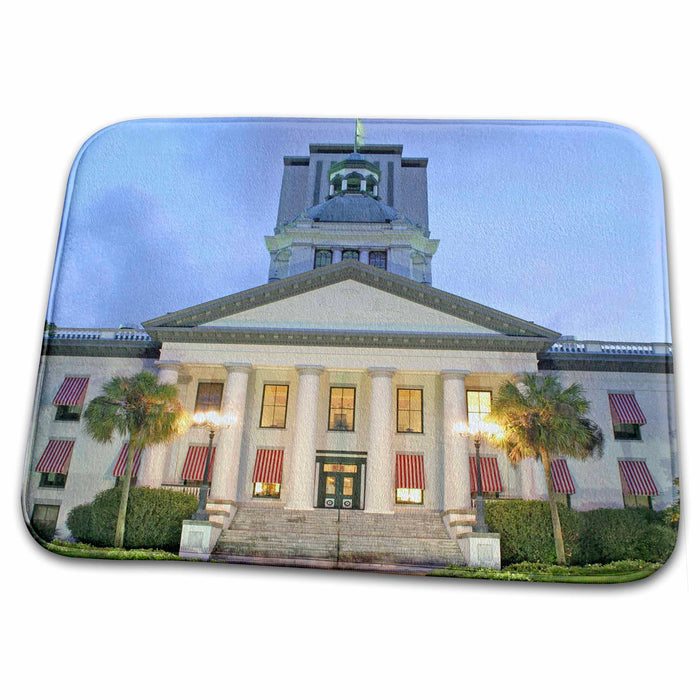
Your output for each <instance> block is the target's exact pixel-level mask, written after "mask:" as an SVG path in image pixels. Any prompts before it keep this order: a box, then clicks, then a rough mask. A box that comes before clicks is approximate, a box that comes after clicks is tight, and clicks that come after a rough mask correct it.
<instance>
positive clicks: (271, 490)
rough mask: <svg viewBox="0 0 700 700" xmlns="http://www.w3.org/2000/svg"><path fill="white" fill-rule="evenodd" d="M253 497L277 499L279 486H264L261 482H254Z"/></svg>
mask: <svg viewBox="0 0 700 700" xmlns="http://www.w3.org/2000/svg"><path fill="white" fill-rule="evenodd" d="M253 496H255V498H279V497H280V485H279V484H264V483H263V482H262V481H256V482H255V484H254V487H253Z"/></svg>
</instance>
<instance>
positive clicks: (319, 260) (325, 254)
mask: <svg viewBox="0 0 700 700" xmlns="http://www.w3.org/2000/svg"><path fill="white" fill-rule="evenodd" d="M332 260H333V253H331V251H330V250H317V251H316V255H315V256H314V268H317V267H326V265H330V264H331V261H332Z"/></svg>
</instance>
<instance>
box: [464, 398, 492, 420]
mask: <svg viewBox="0 0 700 700" xmlns="http://www.w3.org/2000/svg"><path fill="white" fill-rule="evenodd" d="M489 413H491V392H490V391H467V420H468V421H469V420H485V419H486V416H488V415H489Z"/></svg>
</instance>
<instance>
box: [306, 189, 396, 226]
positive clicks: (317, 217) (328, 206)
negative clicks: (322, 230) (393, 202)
mask: <svg viewBox="0 0 700 700" xmlns="http://www.w3.org/2000/svg"><path fill="white" fill-rule="evenodd" d="M305 216H307V217H308V218H309V219H312V220H313V221H336V222H339V221H342V222H359V223H384V222H386V221H394V220H395V219H398V218H399V212H398V211H396V209H394V208H393V207H390V206H387V205H386V204H383V203H382V202H380V201H378V200H376V199H374V197H370V196H369V195H368V194H341V195H337V196H335V197H331V198H330V199H327V200H326V201H325V202H322V203H321V204H317V205H316V206H315V207H310V208H309V209H307V210H306V212H305Z"/></svg>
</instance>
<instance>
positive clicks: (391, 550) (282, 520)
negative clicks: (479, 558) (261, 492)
mask: <svg viewBox="0 0 700 700" xmlns="http://www.w3.org/2000/svg"><path fill="white" fill-rule="evenodd" d="M213 556H214V557H215V558H216V557H219V558H222V559H225V558H226V557H227V556H229V557H231V559H235V558H236V557H243V558H245V557H251V558H253V559H254V558H256V557H262V558H266V559H278V560H288V561H294V560H301V559H307V560H315V561H324V562H326V563H328V564H331V565H334V564H336V563H345V564H350V565H351V564H358V565H379V566H382V565H387V566H394V565H395V566H400V565H406V566H409V567H411V566H413V567H421V566H423V567H441V566H448V565H450V564H463V563H464V559H463V557H462V555H461V553H460V550H459V546H458V545H457V543H456V542H455V541H454V540H453V539H450V537H449V535H448V532H447V530H446V528H445V525H444V523H443V520H442V518H441V515H440V514H439V513H397V514H393V515H392V514H380V513H364V512H362V511H337V510H330V509H328V510H311V511H291V510H285V509H282V508H279V507H269V506H268V507H265V506H241V507H240V508H239V509H238V511H237V512H236V515H235V517H234V519H233V521H232V522H231V524H230V526H229V528H228V529H226V530H225V531H224V532H223V533H222V534H221V537H220V539H219V542H218V544H217V547H216V550H215V552H214V555H213Z"/></svg>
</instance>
